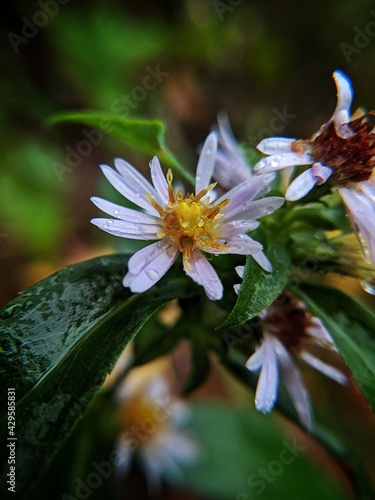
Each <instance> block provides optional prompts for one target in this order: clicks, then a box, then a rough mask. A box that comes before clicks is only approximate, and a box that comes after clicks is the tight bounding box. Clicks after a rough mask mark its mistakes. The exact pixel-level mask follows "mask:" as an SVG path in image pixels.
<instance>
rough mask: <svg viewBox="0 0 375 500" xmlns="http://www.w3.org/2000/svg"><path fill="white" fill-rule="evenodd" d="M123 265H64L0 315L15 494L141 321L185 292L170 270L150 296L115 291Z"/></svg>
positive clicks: (119, 258) (186, 286) (186, 285)
mask: <svg viewBox="0 0 375 500" xmlns="http://www.w3.org/2000/svg"><path fill="white" fill-rule="evenodd" d="M126 266H127V257H125V256H123V255H112V256H106V257H101V258H97V259H93V260H90V261H87V262H83V263H80V264H76V265H73V266H70V267H68V268H66V269H63V270H62V271H59V272H57V273H55V274H53V275H51V276H49V277H47V278H45V279H44V280H42V281H40V282H39V283H36V284H35V285H33V286H32V287H30V288H29V289H27V290H26V291H25V292H23V293H22V294H21V295H20V296H19V297H18V298H17V299H15V300H14V301H12V302H11V303H9V304H8V306H6V307H5V308H4V309H3V310H2V311H0V330H1V344H0V352H1V358H2V359H1V369H0V372H1V379H2V386H3V387H14V388H15V391H16V402H17V406H16V425H17V427H16V436H17V490H18V492H19V493H21V492H22V493H23V494H24V495H25V497H27V491H28V488H29V487H31V486H32V485H33V483H34V482H35V481H37V480H38V479H39V478H40V477H41V476H42V474H43V473H44V471H45V469H46V467H47V466H48V464H49V462H50V461H51V459H52V458H53V456H54V455H55V453H56V452H57V451H58V449H59V447H60V446H61V445H62V444H63V442H64V441H65V439H66V438H67V437H68V435H69V433H70V432H71V430H72V429H73V427H74V424H75V423H76V421H77V419H79V418H80V417H81V416H82V414H83V413H84V411H85V410H86V409H87V407H88V405H89V404H90V402H91V400H92V399H93V397H94V396H95V394H96V393H97V391H98V390H99V388H100V387H101V385H102V384H103V382H104V380H105V378H106V376H107V374H108V373H109V372H110V371H111V369H112V368H113V366H114V364H115V362H116V360H117V358H118V357H119V355H120V354H121V352H122V351H123V349H124V348H125V346H126V345H127V343H128V342H129V341H130V340H131V339H132V338H133V337H134V336H135V334H136V333H137V332H138V330H139V329H140V327H141V326H142V325H143V323H144V322H145V321H146V320H147V318H148V317H149V316H150V315H151V314H153V313H154V312H155V311H156V310H157V309H158V308H159V307H160V306H161V305H162V304H163V303H165V302H167V301H168V300H170V299H173V298H175V297H177V296H183V295H189V293H190V291H191V289H192V282H191V280H188V279H187V278H186V277H185V276H184V275H183V274H182V273H181V271H180V270H179V269H176V268H173V269H172V270H170V271H169V273H168V275H167V276H166V277H165V278H164V279H162V280H161V282H159V283H158V284H157V285H155V286H154V287H153V288H152V289H151V290H150V291H149V292H147V293H144V294H138V295H133V294H132V293H131V292H130V291H129V290H128V289H125V288H123V286H122V278H123V276H124V274H125V272H126V270H127V267H126ZM1 394H2V401H1V405H2V406H1V407H2V408H4V407H5V404H6V401H4V399H6V391H4V390H2V391H1ZM3 415H4V418H3V420H2V421H1V428H2V429H4V428H5V426H6V422H5V413H4V412H3ZM4 430H5V429H4ZM2 440H3V442H5V441H6V436H4V434H2ZM4 452H5V448H4V447H3V451H2V453H4ZM3 463H5V461H4V462H3ZM4 472H5V473H6V472H9V467H8V466H7V467H5V469H4ZM3 484H4V483H3Z"/></svg>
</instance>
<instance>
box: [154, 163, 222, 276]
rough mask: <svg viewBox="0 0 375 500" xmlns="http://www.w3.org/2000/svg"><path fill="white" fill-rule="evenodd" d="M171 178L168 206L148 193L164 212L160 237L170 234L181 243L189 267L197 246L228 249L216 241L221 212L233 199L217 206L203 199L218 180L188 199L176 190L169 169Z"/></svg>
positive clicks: (160, 212)
mask: <svg viewBox="0 0 375 500" xmlns="http://www.w3.org/2000/svg"><path fill="white" fill-rule="evenodd" d="M167 181H168V198H169V200H168V203H167V205H166V206H165V207H164V208H162V207H161V206H160V205H159V204H158V203H157V202H156V201H155V200H154V199H153V198H152V197H151V196H150V195H149V194H148V193H146V196H147V199H148V200H149V202H150V203H151V205H152V206H153V207H154V208H155V209H156V210H157V211H158V212H159V214H160V218H161V226H162V230H161V231H160V232H159V233H158V237H159V238H165V237H168V238H169V239H170V240H171V241H172V242H173V243H174V244H175V245H177V247H178V248H179V249H180V252H181V253H182V255H183V258H184V263H185V265H186V266H187V267H188V268H189V266H190V264H189V257H190V255H191V252H192V251H194V250H196V249H199V250H204V249H207V248H209V249H213V250H219V251H223V250H226V247H224V246H223V245H220V244H218V243H217V242H216V240H217V238H218V237H219V235H220V231H219V220H220V219H221V218H222V217H223V214H222V213H220V212H221V210H222V209H223V208H224V207H225V206H226V205H227V204H228V203H229V199H227V200H223V201H222V202H220V203H218V204H217V205H215V204H213V203H209V201H208V200H207V199H202V198H204V196H205V195H206V194H207V193H208V192H209V191H210V190H211V189H213V188H214V187H215V186H216V183H214V184H211V185H210V186H208V187H206V188H205V189H202V191H200V192H199V193H198V194H197V195H195V196H194V194H190V195H189V196H187V197H185V198H184V196H183V194H182V192H181V190H179V191H178V192H177V193H175V191H174V189H173V185H172V183H173V174H172V172H171V170H168V173H167Z"/></svg>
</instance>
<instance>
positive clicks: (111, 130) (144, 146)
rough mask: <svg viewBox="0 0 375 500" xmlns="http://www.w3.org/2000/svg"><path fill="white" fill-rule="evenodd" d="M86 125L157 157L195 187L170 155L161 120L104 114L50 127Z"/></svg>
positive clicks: (64, 118)
mask: <svg viewBox="0 0 375 500" xmlns="http://www.w3.org/2000/svg"><path fill="white" fill-rule="evenodd" d="M62 122H70V123H84V124H85V125H88V126H90V127H95V128H98V129H100V130H101V131H102V132H103V133H107V134H109V135H111V136H113V137H118V138H119V139H121V140H122V141H124V142H126V143H127V144H130V145H131V146H134V147H135V148H137V149H139V150H140V151H143V152H144V153H147V154H150V155H152V156H154V155H156V156H157V157H158V158H159V160H160V161H161V163H162V164H164V165H167V166H169V167H173V168H174V169H175V170H176V171H177V172H178V173H179V174H180V175H181V176H182V177H183V178H184V179H185V180H186V181H188V182H189V183H190V184H192V185H194V178H193V177H192V175H191V174H190V173H189V172H188V171H187V170H185V168H184V167H183V166H182V165H181V163H180V162H179V161H178V160H177V158H175V156H174V155H173V154H172V153H171V152H170V151H169V149H168V147H167V145H166V140H165V126H164V124H163V122H161V121H159V120H142V119H139V118H125V117H123V116H121V115H116V114H111V113H100V112H90V111H86V112H83V113H82V112H80V113H63V114H59V115H56V116H54V117H52V118H51V119H50V120H49V123H50V124H55V123H62Z"/></svg>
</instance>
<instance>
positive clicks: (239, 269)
mask: <svg viewBox="0 0 375 500" xmlns="http://www.w3.org/2000/svg"><path fill="white" fill-rule="evenodd" d="M234 269H235V271H236V273H237V274H238V276H239V277H240V278H243V273H244V271H245V266H236V267H235V268H234Z"/></svg>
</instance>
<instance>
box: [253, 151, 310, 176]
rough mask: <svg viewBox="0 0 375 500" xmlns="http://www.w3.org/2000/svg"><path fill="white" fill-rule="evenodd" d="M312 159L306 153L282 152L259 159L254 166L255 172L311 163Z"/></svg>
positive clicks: (260, 172)
mask: <svg viewBox="0 0 375 500" xmlns="http://www.w3.org/2000/svg"><path fill="white" fill-rule="evenodd" d="M312 163H314V160H313V159H312V158H311V156H310V155H308V154H299V153H284V154H278V155H272V156H268V157H267V158H263V160H260V161H259V162H258V163H257V164H256V165H255V167H254V172H255V173H256V174H265V173H267V172H276V171H277V170H281V169H283V168H285V167H295V166H296V165H311V164H312Z"/></svg>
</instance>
